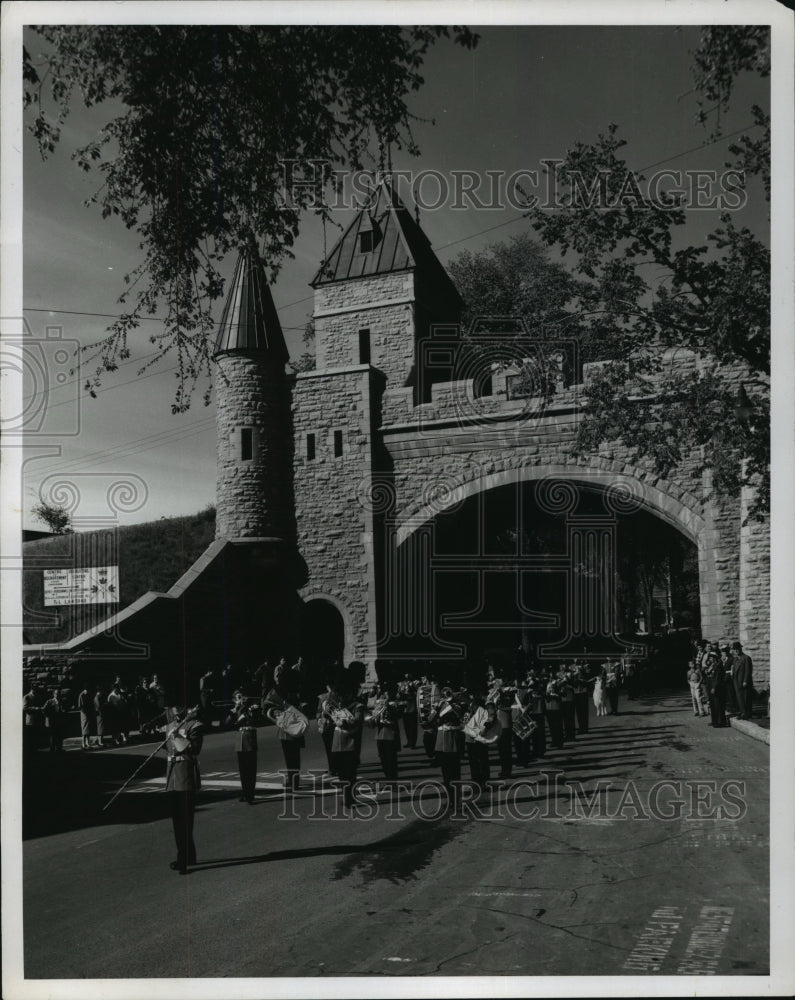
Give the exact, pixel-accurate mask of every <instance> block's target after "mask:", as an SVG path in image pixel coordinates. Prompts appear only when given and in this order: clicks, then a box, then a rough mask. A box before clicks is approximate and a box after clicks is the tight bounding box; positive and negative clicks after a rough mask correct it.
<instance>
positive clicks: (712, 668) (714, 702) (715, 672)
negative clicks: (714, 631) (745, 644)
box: [704, 650, 726, 729]
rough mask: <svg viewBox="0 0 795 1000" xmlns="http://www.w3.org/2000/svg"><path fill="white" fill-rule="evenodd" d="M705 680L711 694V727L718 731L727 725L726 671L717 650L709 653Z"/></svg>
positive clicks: (706, 661)
mask: <svg viewBox="0 0 795 1000" xmlns="http://www.w3.org/2000/svg"><path fill="white" fill-rule="evenodd" d="M704 662H705V663H706V668H705V680H706V683H707V692H708V694H709V712H710V723H709V724H710V725H711V726H714V727H715V728H716V729H717V728H720V727H722V726H725V725H726V714H725V706H724V702H723V698H724V683H723V682H724V670H723V664H722V663H721V659H720V653H718V652H717V651H715V650H712V651H710V652H709V653H707V657H706V660H705V661H704Z"/></svg>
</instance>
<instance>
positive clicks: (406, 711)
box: [398, 674, 418, 750]
mask: <svg viewBox="0 0 795 1000" xmlns="http://www.w3.org/2000/svg"><path fill="white" fill-rule="evenodd" d="M417 686H418V685H417V682H416V681H415V680H412V677H411V674H406V675H405V677H404V678H403V680H402V681H401V682H400V684H399V685H398V700H399V701H400V703H401V704H402V706H403V728H404V730H405V731H406V747H407V748H408V749H409V750H413V749H414V747H416V745H417Z"/></svg>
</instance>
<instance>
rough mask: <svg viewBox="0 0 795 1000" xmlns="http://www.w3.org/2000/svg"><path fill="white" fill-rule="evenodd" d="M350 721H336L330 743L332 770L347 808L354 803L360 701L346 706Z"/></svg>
mask: <svg viewBox="0 0 795 1000" xmlns="http://www.w3.org/2000/svg"><path fill="white" fill-rule="evenodd" d="M348 711H349V713H350V715H351V719H350V720H347V721H338V722H335V724H334V735H333V737H332V741H331V759H332V762H333V764H334V770H335V771H336V772H337V775H338V776H339V779H340V781H341V783H342V788H343V793H344V802H345V805H346V806H347V807H350V806H352V805H353V803H354V797H353V786H354V785H355V784H356V769H357V767H358V759H357V756H356V743H357V740H356V737H357V736H358V737H359V743H360V744H361V736H362V720H363V717H364V708H363V706H362V704H361V702H360V701H358V700H357V701H354V702H351V704H350V705H349V706H348Z"/></svg>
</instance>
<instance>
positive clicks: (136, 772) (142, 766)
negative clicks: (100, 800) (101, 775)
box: [102, 736, 168, 812]
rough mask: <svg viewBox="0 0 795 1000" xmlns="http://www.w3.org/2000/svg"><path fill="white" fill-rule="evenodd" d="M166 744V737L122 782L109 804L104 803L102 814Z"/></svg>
mask: <svg viewBox="0 0 795 1000" xmlns="http://www.w3.org/2000/svg"><path fill="white" fill-rule="evenodd" d="M166 743H168V736H167V737H166V738H165V739H164V740H163V742H162V743H161V744H160V746H158V747H156V748H155V749H154V750H153V751H152V752H151V753H150V754H149V756H148V757H147V758H146V760H145V761H144V762H143V764H141V766H140V767H139V768H136V770H135V771H134V772H133V773H132V774H131V775H130V777H129V778H128V779H127V780H126V781H125V782H124V784H123V785H122V786H121V788H120V789H119V790H118V791H117V792H116V794H115V795H114V796H113V798H112V799H111V800H110V801H109V802H107V803H105V805H104V806H103V807H102V812H105V810H106V809H107V808H108V806H110V805H112V804H113V803H114V802H115V800H116V799H117V798H118V796H119V795H121V793H122V792H123V791H124V789H125V788H126V787H127V786H128V785H129V784H130V782H131V781H132V780H133V778H134V777H135V776H136V775H137V774H139V773H140V772H141V771H143V769H144V768H145V767H146V765H147V764H148V763H149V761H150V760H151V759H152V758H153V757H154V755H155V754H156V753H159V752H160V751H161V750H162V749H163V747H164V746H165V745H166Z"/></svg>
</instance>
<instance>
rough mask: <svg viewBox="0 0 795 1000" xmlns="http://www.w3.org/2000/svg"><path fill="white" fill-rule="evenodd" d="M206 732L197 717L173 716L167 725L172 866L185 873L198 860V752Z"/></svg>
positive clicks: (167, 788) (199, 783)
mask: <svg viewBox="0 0 795 1000" xmlns="http://www.w3.org/2000/svg"><path fill="white" fill-rule="evenodd" d="M203 739H204V735H203V732H202V726H201V723H199V722H197V721H196V719H191V718H189V719H186V720H185V721H184V722H180V721H179V720H178V719H175V720H173V721H172V722H170V723H169V724H168V726H167V727H166V752H167V753H168V764H167V770H166V792H167V793H168V794H169V795H170V797H171V820H172V824H173V827H174V840H175V841H176V844H177V859H176V861H173V862H172V863H171V867H172V868H174V869H176V870H177V871H179V872H181V873H182V874H183V875H184V874H185V872H186V871H187V867H188V865H195V864H196V845H195V844H194V842H193V814H194V812H195V810H196V794H197V792H198V791H199V789H200V788H201V774H200V772H199V754H200V753H201V748H202V742H203Z"/></svg>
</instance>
